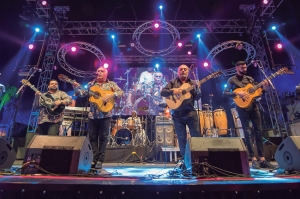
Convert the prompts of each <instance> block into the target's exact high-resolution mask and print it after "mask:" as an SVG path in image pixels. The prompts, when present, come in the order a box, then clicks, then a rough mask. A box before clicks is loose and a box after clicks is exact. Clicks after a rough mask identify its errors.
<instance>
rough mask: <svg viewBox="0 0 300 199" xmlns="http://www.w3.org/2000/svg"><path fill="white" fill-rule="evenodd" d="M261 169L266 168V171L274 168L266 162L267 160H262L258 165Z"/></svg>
mask: <svg viewBox="0 0 300 199" xmlns="http://www.w3.org/2000/svg"><path fill="white" fill-rule="evenodd" d="M259 164H260V167H261V168H268V169H274V168H275V166H274V165H273V164H271V163H270V162H268V161H267V160H264V161H262V162H260V163H259Z"/></svg>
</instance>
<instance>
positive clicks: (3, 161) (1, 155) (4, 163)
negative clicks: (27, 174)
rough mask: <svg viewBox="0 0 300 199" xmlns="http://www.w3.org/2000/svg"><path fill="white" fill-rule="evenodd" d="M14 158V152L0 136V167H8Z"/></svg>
mask: <svg viewBox="0 0 300 199" xmlns="http://www.w3.org/2000/svg"><path fill="white" fill-rule="evenodd" d="M15 160H16V152H15V150H14V149H13V148H12V146H11V145H10V144H9V143H8V142H7V141H6V140H5V139H3V138H0V169H10V168H11V166H12V165H13V163H14V162H15Z"/></svg>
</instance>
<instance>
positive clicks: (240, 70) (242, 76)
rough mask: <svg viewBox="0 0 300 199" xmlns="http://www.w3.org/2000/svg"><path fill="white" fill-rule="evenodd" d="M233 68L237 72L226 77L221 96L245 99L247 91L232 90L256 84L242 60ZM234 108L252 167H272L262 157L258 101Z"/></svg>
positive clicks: (265, 85) (265, 86)
mask: <svg viewBox="0 0 300 199" xmlns="http://www.w3.org/2000/svg"><path fill="white" fill-rule="evenodd" d="M235 69H236V72H237V74H236V75H235V76H233V77H231V78H229V79H228V82H227V87H226V89H225V90H224V92H223V97H235V96H239V97H241V98H244V99H247V98H248V97H249V94H248V93H247V92H244V91H241V92H234V90H235V89H236V88H243V87H245V86H246V85H247V84H253V85H255V84H257V83H256V82H255V81H254V79H253V78H252V77H250V76H247V75H246V73H247V65H246V63H245V62H244V61H238V62H237V63H236V64H235ZM267 86H268V83H267V81H264V82H263V87H264V90H265V89H266V88H267ZM236 110H237V112H238V114H239V117H240V120H241V123H242V127H243V130H244V134H245V141H246V145H247V148H248V152H249V156H250V158H251V159H252V168H254V169H260V168H274V166H273V165H272V164H271V163H269V162H268V161H266V159H265V157H264V149H263V138H262V124H261V116H260V112H259V107H258V102H256V101H254V102H253V103H252V104H251V105H250V106H249V107H248V108H240V107H238V106H236ZM250 121H252V124H253V128H254V136H255V141H256V146H257V152H258V156H259V161H258V160H257V159H256V157H254V152H253V143H252V138H251V128H250Z"/></svg>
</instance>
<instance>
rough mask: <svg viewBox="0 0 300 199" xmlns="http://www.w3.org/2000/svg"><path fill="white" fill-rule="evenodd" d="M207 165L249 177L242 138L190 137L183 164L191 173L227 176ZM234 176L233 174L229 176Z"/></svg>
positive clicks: (246, 156)
mask: <svg viewBox="0 0 300 199" xmlns="http://www.w3.org/2000/svg"><path fill="white" fill-rule="evenodd" d="M206 163H207V164H209V165H211V166H213V167H217V168H220V169H222V170H226V171H229V172H233V173H237V174H242V175H245V176H250V168H249V161H248V153H247V149H246V146H245V144H244V142H243V140H242V138H205V137H190V138H189V139H188V141H187V144H186V150H185V155H184V164H185V166H186V168H187V169H188V170H190V171H192V172H193V173H198V174H207V173H209V174H211V175H214V174H216V175H218V176H227V175H225V174H224V172H219V171H218V170H216V169H212V167H209V166H205V164H206ZM229 175H232V176H234V174H229Z"/></svg>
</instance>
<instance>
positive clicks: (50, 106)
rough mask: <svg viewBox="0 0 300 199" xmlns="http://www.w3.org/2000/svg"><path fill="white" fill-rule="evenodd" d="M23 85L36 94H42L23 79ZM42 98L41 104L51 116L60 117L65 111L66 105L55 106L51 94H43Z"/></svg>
mask: <svg viewBox="0 0 300 199" xmlns="http://www.w3.org/2000/svg"><path fill="white" fill-rule="evenodd" d="M22 84H24V85H26V86H28V87H29V88H31V89H32V90H34V91H35V92H40V91H39V90H38V89H37V88H35V87H34V86H33V85H32V84H31V83H30V82H29V81H28V80H26V79H22ZM40 97H41V98H42V100H41V102H40V104H41V105H42V106H44V107H45V108H46V111H47V113H48V114H49V115H51V116H58V115H60V114H61V113H62V112H63V111H64V110H65V107H66V106H65V105H64V104H60V105H58V106H57V105H55V104H54V102H55V99H54V98H53V97H52V96H51V95H50V94H49V93H46V94H41V95H40Z"/></svg>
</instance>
